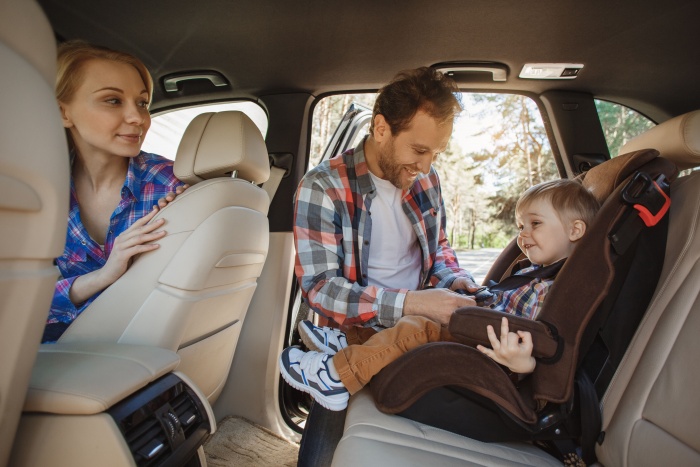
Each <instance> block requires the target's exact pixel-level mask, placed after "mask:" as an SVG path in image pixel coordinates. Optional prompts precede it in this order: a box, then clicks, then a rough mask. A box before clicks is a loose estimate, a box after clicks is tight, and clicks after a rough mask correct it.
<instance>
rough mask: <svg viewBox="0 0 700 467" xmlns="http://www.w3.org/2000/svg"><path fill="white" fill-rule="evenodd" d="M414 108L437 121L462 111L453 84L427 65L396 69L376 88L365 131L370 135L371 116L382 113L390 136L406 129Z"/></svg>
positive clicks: (371, 131) (372, 128)
mask: <svg viewBox="0 0 700 467" xmlns="http://www.w3.org/2000/svg"><path fill="white" fill-rule="evenodd" d="M418 110H422V111H424V112H426V113H427V114H428V115H430V116H431V117H432V118H434V119H436V120H437V121H438V123H440V124H444V123H448V122H450V123H451V122H452V121H453V120H454V117H455V115H456V114H458V113H459V112H461V111H462V104H461V102H460V100H459V88H458V87H457V84H456V83H455V82H454V80H452V78H449V77H447V76H445V75H444V74H442V73H441V72H439V71H437V70H435V69H433V68H429V67H422V68H417V69H415V70H406V71H402V72H400V73H399V74H397V75H396V76H395V77H394V79H393V80H391V82H390V83H389V84H387V85H386V86H384V87H383V88H382V89H380V90H379V94H378V96H377V100H376V101H375V102H374V110H373V111H372V123H371V124H370V128H369V132H370V134H372V135H373V134H374V118H375V117H376V116H377V115H382V116H383V117H384V119H385V120H386V122H387V124H388V125H389V128H390V129H391V133H392V135H394V136H396V135H398V134H399V133H401V132H402V131H403V130H405V129H406V127H407V126H408V124H409V122H410V121H411V119H412V118H413V116H414V115H415V114H416V112H418Z"/></svg>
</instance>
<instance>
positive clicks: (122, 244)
mask: <svg viewBox="0 0 700 467" xmlns="http://www.w3.org/2000/svg"><path fill="white" fill-rule="evenodd" d="M158 211H159V209H158V207H157V206H153V209H152V210H151V212H149V213H148V214H146V215H145V216H143V217H142V218H141V219H139V220H137V221H136V222H134V223H133V224H132V225H131V227H129V228H128V229H126V230H125V231H124V232H122V233H121V234H119V236H117V238H116V239H115V240H114V246H113V247H112V251H111V252H110V254H109V258H108V259H107V262H106V263H105V265H104V266H102V267H101V268H100V269H97V270H95V271H92V272H90V273H88V274H85V275H83V276H80V277H78V278H77V279H76V280H75V282H73V286H72V287H71V289H70V299H71V301H72V302H73V303H74V304H76V305H77V304H80V303H83V302H84V301H85V300H87V299H88V298H90V297H92V296H93V295H95V294H96V293H97V292H100V291H102V290H104V289H106V288H107V287H109V286H110V285H112V284H113V283H114V282H115V281H116V280H117V279H119V278H120V277H121V276H122V275H123V274H124V273H125V272H126V270H127V269H128V268H129V265H130V264H131V260H132V259H133V257H134V256H136V255H138V254H141V253H145V252H147V251H152V250H155V249H157V248H158V247H159V246H160V245H158V244H157V243H149V242H153V241H155V240H159V239H161V238H163V237H164V236H165V230H158V229H160V228H161V227H162V226H163V224H164V223H165V220H164V219H158V220H157V221H155V222H153V223H152V224H149V225H146V224H148V222H149V221H150V220H151V219H153V217H154V216H155V215H156V214H157V213H158Z"/></svg>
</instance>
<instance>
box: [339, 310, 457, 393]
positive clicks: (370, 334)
mask: <svg viewBox="0 0 700 467" xmlns="http://www.w3.org/2000/svg"><path fill="white" fill-rule="evenodd" d="M345 335H346V338H347V341H348V346H347V347H346V348H344V349H343V350H341V351H340V352H338V353H337V354H335V356H334V357H333V365H334V366H335V369H336V371H337V372H338V374H339V375H340V381H342V383H343V384H344V385H345V388H346V389H347V390H348V392H349V393H350V394H355V393H356V392H358V391H359V390H360V389H362V388H363V387H364V386H365V385H366V384H367V383H368V382H369V380H370V379H372V376H374V375H376V374H377V373H379V372H380V371H381V370H382V368H384V367H385V366H387V365H388V364H390V363H391V362H393V361H394V360H396V359H397V358H399V357H400V356H401V355H403V354H405V353H406V352H408V351H409V350H412V349H415V348H416V347H418V346H420V345H423V344H427V343H428V342H438V341H451V340H452V338H451V336H450V334H449V332H448V331H447V327H446V326H442V325H440V323H438V322H436V321H432V320H429V319H428V318H424V317H422V316H404V317H403V318H401V319H400V320H399V321H398V322H397V323H396V325H395V326H394V327H392V328H388V329H384V330H382V331H381V332H376V331H374V330H373V329H371V328H352V329H350V330H349V331H347V332H346V333H345Z"/></svg>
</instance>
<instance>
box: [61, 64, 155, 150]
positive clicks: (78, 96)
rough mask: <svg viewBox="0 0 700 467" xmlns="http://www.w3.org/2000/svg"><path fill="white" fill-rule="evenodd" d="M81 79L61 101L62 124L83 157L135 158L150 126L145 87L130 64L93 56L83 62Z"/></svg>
mask: <svg viewBox="0 0 700 467" xmlns="http://www.w3.org/2000/svg"><path fill="white" fill-rule="evenodd" d="M82 72H83V81H82V83H80V85H79V86H78V89H77V90H76V92H75V94H74V95H73V97H72V98H71V100H70V101H69V102H60V103H59V104H60V107H61V114H62V117H63V126H64V127H66V128H68V130H69V131H70V134H71V137H72V138H73V143H74V144H75V147H76V149H77V151H78V152H79V154H81V155H82V156H83V157H98V156H102V157H112V156H120V157H134V156H137V155H138V154H139V152H140V150H141V144H142V143H143V139H144V138H145V136H146V132H147V131H148V129H149V128H150V126H151V116H150V114H149V112H148V104H149V102H148V90H147V89H146V85H145V84H144V82H143V80H142V79H141V76H140V75H139V74H138V72H137V71H136V68H134V67H133V66H131V65H128V64H126V63H118V62H113V61H109V60H102V59H95V60H90V61H89V62H86V63H85V64H83V69H82Z"/></svg>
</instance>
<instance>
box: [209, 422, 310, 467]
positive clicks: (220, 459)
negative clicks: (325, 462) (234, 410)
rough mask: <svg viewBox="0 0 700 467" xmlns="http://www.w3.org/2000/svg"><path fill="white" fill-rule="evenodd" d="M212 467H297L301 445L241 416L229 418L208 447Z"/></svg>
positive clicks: (210, 466) (222, 424) (221, 425)
mask: <svg viewBox="0 0 700 467" xmlns="http://www.w3.org/2000/svg"><path fill="white" fill-rule="evenodd" d="M204 453H205V454H206V456H207V465H208V466H209V467H229V466H236V467H239V466H241V467H243V466H245V467H248V466H250V467H253V466H255V467H258V466H285V467H295V466H296V465H297V455H298V453H299V445H297V444H294V443H290V442H289V441H287V440H285V439H282V438H280V437H279V436H277V435H276V434H274V433H272V432H271V431H269V430H266V429H265V428H263V427H261V426H258V425H255V424H254V423H252V422H250V421H249V420H246V419H245V418H241V417H226V418H225V419H223V420H222V421H221V423H219V425H218V426H217V429H216V433H214V436H212V437H211V438H210V439H209V440H208V441H207V442H206V444H205V445H204Z"/></svg>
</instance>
